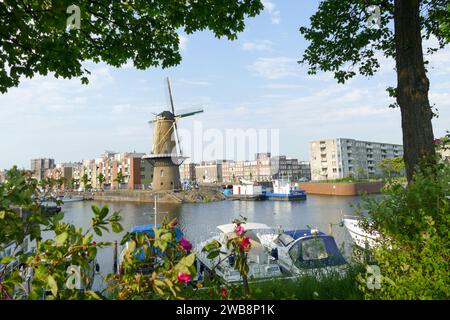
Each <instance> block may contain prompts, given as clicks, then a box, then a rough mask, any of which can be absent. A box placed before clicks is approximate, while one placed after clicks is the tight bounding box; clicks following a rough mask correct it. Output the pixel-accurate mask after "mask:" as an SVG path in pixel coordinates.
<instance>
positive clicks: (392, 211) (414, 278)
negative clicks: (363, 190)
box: [360, 161, 450, 299]
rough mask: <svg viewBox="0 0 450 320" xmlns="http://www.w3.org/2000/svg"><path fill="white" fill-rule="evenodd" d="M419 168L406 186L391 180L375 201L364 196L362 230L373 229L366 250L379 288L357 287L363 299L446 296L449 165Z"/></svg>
mask: <svg viewBox="0 0 450 320" xmlns="http://www.w3.org/2000/svg"><path fill="white" fill-rule="evenodd" d="M429 163H430V162H428V165H427V166H422V167H421V168H420V169H419V170H418V171H417V173H416V175H415V177H414V180H413V181H412V182H410V183H409V184H408V185H404V184H402V183H398V182H392V183H391V184H390V185H389V186H388V187H386V188H385V189H384V191H383V194H382V196H381V197H380V198H366V199H365V200H364V201H363V204H362V205H361V207H360V209H364V210H368V211H369V218H370V222H369V221H368V219H365V222H364V228H365V229H367V230H368V231H371V230H377V231H378V232H379V233H380V235H381V237H380V241H379V246H376V248H374V249H372V250H371V254H372V255H373V257H374V259H375V261H376V264H377V265H378V266H379V268H380V271H381V288H380V289H379V290H370V289H368V288H367V285H366V280H365V279H366V277H364V276H361V277H360V283H361V288H362V290H363V291H364V293H365V297H366V298H368V299H449V298H450V276H449V261H450V241H449V238H450V231H449V230H450V205H449V198H448V197H449V195H450V192H449V181H450V164H449V163H448V162H438V161H435V162H434V163H435V164H434V165H429Z"/></svg>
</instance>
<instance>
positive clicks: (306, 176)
mask: <svg viewBox="0 0 450 320" xmlns="http://www.w3.org/2000/svg"><path fill="white" fill-rule="evenodd" d="M298 170H299V178H300V179H303V180H306V181H310V180H311V164H310V163H309V161H299V163H298Z"/></svg>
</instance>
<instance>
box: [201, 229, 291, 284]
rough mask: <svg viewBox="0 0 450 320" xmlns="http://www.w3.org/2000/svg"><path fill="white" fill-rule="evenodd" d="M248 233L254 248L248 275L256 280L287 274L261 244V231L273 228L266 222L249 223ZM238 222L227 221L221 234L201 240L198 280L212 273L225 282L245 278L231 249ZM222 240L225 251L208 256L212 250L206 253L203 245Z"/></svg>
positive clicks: (249, 254)
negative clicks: (229, 246)
mask: <svg viewBox="0 0 450 320" xmlns="http://www.w3.org/2000/svg"><path fill="white" fill-rule="evenodd" d="M243 227H244V229H245V234H246V236H248V237H249V238H250V242H251V249H250V251H249V252H248V260H247V261H248V266H249V271H248V278H249V279H251V280H252V281H257V280H264V279H272V278H276V277H281V276H283V274H282V272H281V268H280V266H279V265H278V264H277V262H276V260H275V258H273V257H272V256H271V255H270V254H269V253H268V252H267V251H266V250H265V249H264V247H263V246H262V245H261V243H260V242H259V239H258V234H260V233H266V232H270V233H273V232H275V231H273V230H272V229H271V228H270V227H268V226H267V225H266V224H263V223H246V224H244V225H243ZM235 228H236V225H235V224H223V225H219V226H217V230H218V235H216V236H213V237H212V238H211V239H208V240H206V241H203V242H201V243H199V244H198V245H197V246H196V248H195V251H196V254H197V258H196V269H197V273H198V274H197V280H198V281H201V280H202V279H204V278H205V277H208V276H210V275H217V276H219V277H220V278H221V279H222V280H223V281H224V282H225V283H228V284H230V283H235V282H239V281H242V277H241V275H240V272H239V270H236V269H235V268H234V257H233V255H232V254H231V252H229V250H228V249H227V246H226V243H227V241H228V240H229V239H230V237H234V236H235V235H236V234H235V232H234V230H235ZM214 240H216V241H218V242H219V243H220V244H221V249H220V251H221V253H220V254H219V256H217V257H215V258H214V259H208V257H207V256H208V253H207V252H203V251H202V250H203V248H204V247H205V246H206V245H207V244H208V243H210V242H212V241H214Z"/></svg>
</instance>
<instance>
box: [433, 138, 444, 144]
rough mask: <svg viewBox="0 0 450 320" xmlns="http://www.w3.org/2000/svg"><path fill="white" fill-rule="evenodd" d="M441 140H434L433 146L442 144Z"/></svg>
mask: <svg viewBox="0 0 450 320" xmlns="http://www.w3.org/2000/svg"><path fill="white" fill-rule="evenodd" d="M441 142H442V141H441V140H440V139H434V140H433V144H441Z"/></svg>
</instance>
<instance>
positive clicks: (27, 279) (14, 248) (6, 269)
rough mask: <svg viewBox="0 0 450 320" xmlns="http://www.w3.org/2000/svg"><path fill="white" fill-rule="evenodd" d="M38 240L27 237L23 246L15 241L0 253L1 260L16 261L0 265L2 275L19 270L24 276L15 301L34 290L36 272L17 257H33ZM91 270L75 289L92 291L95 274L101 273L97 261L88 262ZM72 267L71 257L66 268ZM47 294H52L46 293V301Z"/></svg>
mask: <svg viewBox="0 0 450 320" xmlns="http://www.w3.org/2000/svg"><path fill="white" fill-rule="evenodd" d="M36 245H37V242H36V240H31V238H30V235H27V236H26V237H25V239H24V241H23V242H22V243H21V244H18V243H17V242H15V241H12V242H10V243H8V244H7V245H5V246H4V247H3V248H4V249H3V250H2V251H0V260H1V259H2V258H3V257H6V256H8V257H13V258H14V259H13V260H12V261H10V262H9V263H7V264H1V263H0V274H3V275H5V274H10V273H12V272H13V271H15V270H19V273H20V274H21V275H22V276H23V279H24V281H23V283H22V284H21V285H20V286H19V287H18V288H16V289H15V290H14V292H13V298H14V299H23V298H25V299H26V298H27V297H28V295H29V293H30V292H31V290H32V282H33V277H34V270H33V268H32V267H30V266H28V267H27V266H25V265H24V264H22V263H21V262H20V261H19V258H18V257H17V255H18V253H19V252H21V253H24V254H26V255H31V254H33V253H35V252H36ZM41 263H44V264H45V263H46V262H45V261H44V260H42V262H41ZM88 265H89V269H88V270H86V275H87V277H86V278H85V280H83V279H80V281H79V282H78V283H75V286H74V289H77V290H82V291H85V290H90V289H91V288H92V286H93V283H94V280H95V274H96V272H99V271H100V266H99V264H98V263H97V260H96V259H94V260H91V259H90V260H89V262H88ZM70 266H71V260H70V256H69V257H68V258H67V261H66V268H69V267H70ZM0 280H1V279H0ZM47 294H50V293H49V292H44V293H43V296H42V299H45V296H46V295H47Z"/></svg>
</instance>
